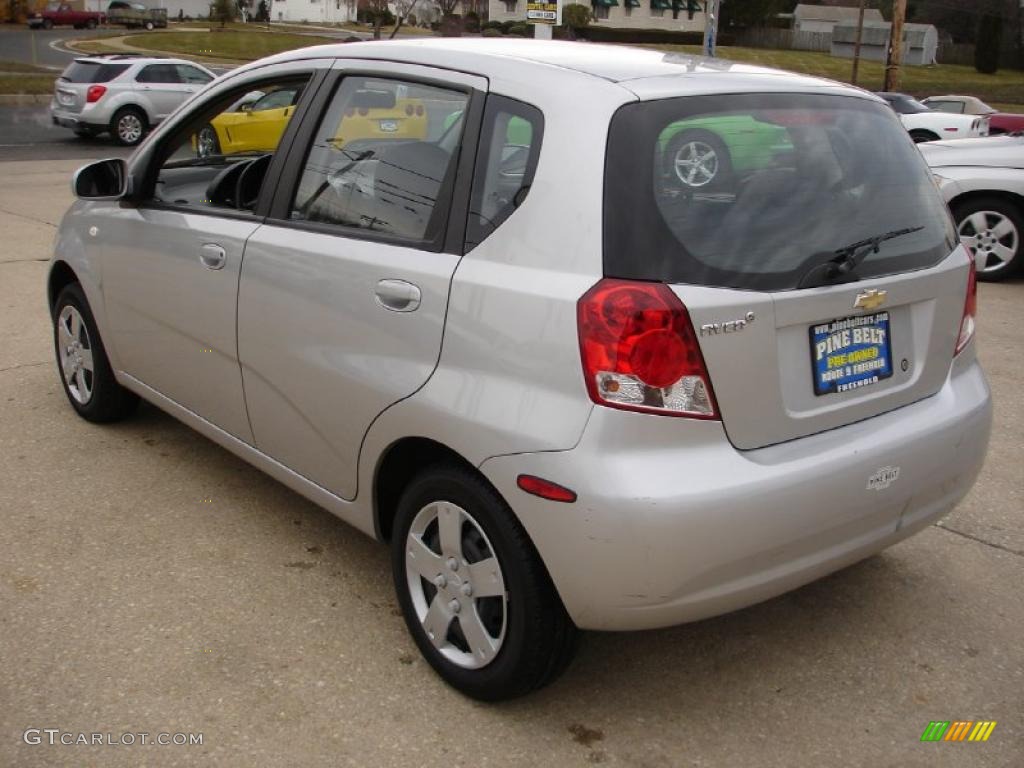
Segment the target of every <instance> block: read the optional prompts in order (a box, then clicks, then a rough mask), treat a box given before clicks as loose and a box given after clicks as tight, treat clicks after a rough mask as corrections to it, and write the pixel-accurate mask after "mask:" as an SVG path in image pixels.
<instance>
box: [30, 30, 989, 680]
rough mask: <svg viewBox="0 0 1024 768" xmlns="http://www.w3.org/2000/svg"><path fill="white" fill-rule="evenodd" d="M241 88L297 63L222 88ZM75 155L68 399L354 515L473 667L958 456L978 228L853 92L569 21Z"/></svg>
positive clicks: (866, 504) (791, 583) (828, 531)
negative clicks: (166, 417)
mask: <svg viewBox="0 0 1024 768" xmlns="http://www.w3.org/2000/svg"><path fill="white" fill-rule="evenodd" d="M257 90H258V91H260V92H262V93H274V92H277V91H287V92H289V93H291V94H299V95H298V96H297V100H296V101H294V103H293V101H292V100H289V99H284V98H282V101H281V103H282V105H285V104H286V103H287V105H288V106H282V107H280V110H279V111H277V112H274V113H273V114H269V112H270V110H268V114H266V115H256V116H252V115H250V116H246V115H244V114H242V113H240V112H238V111H237V110H234V111H233V110H232V105H234V104H237V103H238V101H239V99H240V98H243V97H244V96H245V94H247V93H250V92H252V91H257ZM254 120H260V121H262V122H260V123H259V124H257V123H255V122H251V121H254ZM245 127H249V128H253V131H252V132H251V133H250V134H246V133H245V131H244V128H245ZM256 128H258V129H259V130H258V131H257V130H255V129H256ZM207 129H212V130H215V131H216V132H217V133H218V136H219V137H220V138H219V141H218V145H217V149H216V151H213V152H211V151H210V150H209V147H207V149H206V151H203V152H201V151H200V147H199V142H198V135H199V134H200V133H201V132H202V131H204V130H207ZM74 187H75V192H76V194H77V195H78V197H79V201H78V202H76V203H75V204H74V206H73V207H72V208H71V210H70V211H69V212H68V213H67V215H66V216H65V218H64V220H63V222H62V224H61V227H60V232H59V236H58V239H57V243H56V255H55V256H54V258H53V262H52V265H51V269H50V272H49V283H48V286H47V289H48V295H49V303H50V308H51V310H52V314H53V320H54V339H55V343H56V348H57V359H58V363H59V369H60V372H61V376H62V379H63V382H64V387H65V390H66V391H67V395H68V399H69V400H70V403H71V405H72V407H73V408H74V409H75V410H76V411H77V412H78V413H79V414H80V415H81V416H83V417H84V418H86V419H89V420H91V421H96V422H104V421H112V420H115V419H120V418H124V417H126V416H128V415H129V414H130V413H131V412H132V409H133V408H134V407H135V405H136V402H137V400H138V399H139V398H140V397H142V398H144V399H146V400H148V401H150V402H151V403H154V404H156V405H157V406H159V407H160V408H162V409H164V410H166V411H167V412H169V413H171V414H173V415H174V416H176V417H177V418H179V419H181V420H182V421H184V422H185V423H187V424H189V425H191V426H192V427H194V428H195V429H196V430H198V431H199V432H201V433H202V434H204V435H206V436H207V437H209V438H210V439H212V440H214V441H216V442H218V443H219V444H221V445H223V446H224V447H226V448H227V449H228V450H230V451H232V452H234V453H236V454H237V455H239V456H241V457H243V458H245V459H246V460H247V461H249V462H251V463H252V464H254V465H255V466H257V467H259V468H261V469H263V470H264V471H266V472H267V473H269V474H270V475H272V476H273V477H275V478H277V479H278V480H280V481H281V482H283V483H285V484H286V485H288V486H290V487H291V488H293V489H295V490H296V491H298V492H299V493H301V494H303V495H305V496H306V497H308V498H310V499H312V500H313V501H315V502H317V503H318V504H321V505H323V506H324V507H325V508H327V509H328V510H330V511H332V512H333V513H335V514H336V515H337V516H338V517H340V518H341V519H343V520H345V521H347V522H349V523H351V524H352V525H354V526H355V527H356V528H358V529H359V530H361V531H363V532H364V533H366V534H368V535H370V536H373V537H376V538H378V539H380V540H382V541H386V542H390V546H391V551H392V555H393V559H392V563H393V571H394V580H395V587H396V590H397V595H398V601H399V603H400V605H401V609H402V611H403V613H404V616H405V620H406V622H407V624H408V627H409V630H410V632H411V633H412V636H413V638H415V641H416V643H417V644H418V646H419V648H420V649H421V651H422V653H423V655H424V656H425V657H426V659H427V660H428V661H429V663H430V664H431V665H432V666H433V667H434V668H435V669H436V670H437V672H438V673H439V674H440V675H441V676H442V677H443V678H444V679H445V680H447V681H448V682H449V683H451V684H452V685H454V686H455V687H457V688H458V689H459V690H461V691H463V692H465V693H467V694H469V695H471V696H474V697H477V698H480V699H487V700H495V699H502V698H508V697H511V696H515V695H519V694H523V693H525V692H528V691H530V690H532V689H535V688H537V687H539V686H541V685H543V684H545V683H546V682H548V681H550V680H552V679H553V678H554V677H555V676H556V675H557V674H558V673H559V672H560V671H561V670H562V669H563V667H564V666H565V664H566V663H567V662H568V660H569V658H570V656H571V655H572V651H573V648H574V640H575V637H576V634H577V630H578V629H593V630H635V629H643V628H650V627H662V626H666V625H672V624H677V623H680V622H687V621H693V620H697V619H701V618H704V617H708V616H714V615H716V614H721V613H723V612H726V611H732V610H735V609H738V608H742V607H744V606H747V605H751V604H752V603H756V602H758V601H761V600H765V599H767V598H770V597H772V596H775V595H778V594H781V593H783V592H785V591H787V590H791V589H793V588H795V587H798V586H800V585H802V584H806V583H807V582H809V581H811V580H813V579H817V578H819V577H821V576H823V575H825V574H827V573H829V572H832V571H835V570H837V569H840V568H843V567H845V566H848V565H850V564H852V563H855V562H857V561H858V560H861V559H863V558H865V557H868V556H870V555H872V554H874V553H876V552H879V551H880V550H882V549H884V548H885V547H888V546H890V545H892V544H893V543H895V542H897V541H900V540H901V539H904V538H906V537H907V536H910V535H911V534H913V533H915V532H916V531H919V530H921V529H922V528H923V527H924V526H926V525H928V524H930V523H932V522H934V521H935V520H937V519H939V518H940V517H941V516H943V515H944V514H946V513H948V512H949V511H950V509H952V508H953V506H954V505H955V504H957V502H958V501H960V499H962V498H963V496H964V494H966V493H967V491H968V489H969V488H970V487H971V485H972V483H973V482H974V480H975V478H976V476H977V474H978V471H979V469H980V467H981V464H982V461H983V459H984V456H985V451H986V447H987V444H988V439H989V430H990V422H991V404H990V396H989V389H988V385H987V383H986V380H985V376H984V374H983V373H982V370H981V368H980V367H979V365H978V362H977V359H976V356H975V345H974V342H973V338H974V329H975V309H976V286H975V272H974V269H975V267H974V262H973V260H972V259H971V257H970V256H969V255H968V252H967V251H966V250H965V248H963V247H962V246H961V245H960V243H959V241H958V238H957V233H956V229H955V227H954V226H953V222H952V221H951V219H950V215H949V212H948V210H947V209H946V207H945V205H944V204H943V202H942V199H941V197H940V195H939V193H938V190H937V189H936V186H935V183H934V182H933V180H932V177H931V175H930V174H929V172H928V169H927V167H926V165H925V163H924V161H923V160H922V158H921V155H920V154H919V153H918V152H917V151H916V149H915V148H914V145H913V143H912V142H911V140H910V138H909V137H908V136H907V134H906V131H904V130H903V128H902V126H901V125H900V123H899V120H898V119H897V118H896V116H895V115H894V114H893V112H892V110H891V109H889V107H888V106H887V105H886V104H885V103H884V102H883V101H881V100H880V99H878V98H876V97H874V96H872V95H870V94H867V93H865V92H863V91H860V90H856V89H852V88H849V87H846V86H843V85H839V84H836V83H831V82H827V81H823V80H819V79H814V78H808V77H802V76H797V75H793V74H788V73H783V72H778V71H772V70H765V69H760V68H755V67H750V66H745V65H731V64H728V63H724V62H721V61H707V60H701V59H698V58H691V57H688V56H679V55H665V54H662V53H659V52H654V51H641V50H632V49H628V48H620V47H604V46H600V45H594V44H588V45H583V44H574V43H564V42H546V41H491V40H427V41H415V42H406V41H395V42H387V43H358V44H351V45H339V46H330V47H316V48H307V49H303V50H298V51H293V52H289V53H287V54H282V55H279V56H275V57H272V58H269V59H264V60H262V61H258V62H255V63H253V64H251V65H249V66H246V67H243V68H240V69H237V70H235V71H233V72H232V73H230V74H229V75H227V76H225V77H223V78H221V79H220V80H219V81H218V82H216V83H214V84H213V85H212V86H211V87H210V88H209V89H208V90H207V91H205V92H204V93H203V94H202V95H200V96H197V97H196V98H195V99H193V100H192V101H190V102H189V103H188V104H187V105H186V106H185V107H184V108H182V109H180V110H179V111H177V112H176V113H175V114H174V115H172V116H171V117H170V118H169V119H168V120H167V121H166V122H165V123H164V124H163V125H161V126H160V127H159V128H158V129H157V130H156V131H155V132H154V134H153V135H152V136H151V138H150V139H149V140H148V141H147V142H146V143H145V144H144V145H143V146H142V147H141V148H140V149H139V150H138V151H137V152H136V153H135V155H134V156H133V157H132V158H131V159H130V160H129V161H128V162H127V163H125V162H123V161H120V160H109V161H102V162H99V163H95V164H93V165H90V166H86V167H85V168H83V169H82V170H80V171H79V172H78V173H77V175H76V178H75V181H74ZM940 576H941V574H936V578H939V577H940Z"/></svg>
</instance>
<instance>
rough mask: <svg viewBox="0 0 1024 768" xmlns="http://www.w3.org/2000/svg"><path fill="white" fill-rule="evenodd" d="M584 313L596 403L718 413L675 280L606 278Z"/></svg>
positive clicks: (695, 414) (586, 300)
mask: <svg viewBox="0 0 1024 768" xmlns="http://www.w3.org/2000/svg"><path fill="white" fill-rule="evenodd" d="M576 312H577V322H578V326H579V336H580V353H581V355H582V357H583V375H584V377H585V378H586V381H587V391H588V392H589V393H590V399H591V400H593V401H594V402H595V403H598V404H599V405H607V406H610V407H612V408H623V409H625V410H629V411H644V412H647V413H660V414H664V415H666V416H688V417H691V418H697V419H717V418H718V409H717V408H716V407H715V396H714V392H713V391H712V389H711V380H710V378H709V377H708V372H707V367H706V366H705V365H704V357H703V355H701V351H700V346H699V345H698V344H697V335H696V334H695V333H694V331H693V324H692V323H691V322H690V315H689V313H687V311H686V307H684V306H683V303H682V302H681V301H680V300H679V298H678V297H677V296H676V295H675V294H674V293H672V291H671V290H670V289H669V287H668V286H666V285H664V284H662V283H643V282H636V281H631V280H613V279H604V280H601V281H600V282H599V283H597V285H595V286H594V287H593V288H591V289H590V290H589V291H587V292H586V293H585V294H584V295H583V297H582V298H581V299H580V300H579V304H578V305H577V308H576Z"/></svg>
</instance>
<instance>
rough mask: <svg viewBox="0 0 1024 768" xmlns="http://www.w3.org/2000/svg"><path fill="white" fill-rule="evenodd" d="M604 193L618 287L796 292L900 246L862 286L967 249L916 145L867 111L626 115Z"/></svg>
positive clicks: (664, 108)
mask: <svg viewBox="0 0 1024 768" xmlns="http://www.w3.org/2000/svg"><path fill="white" fill-rule="evenodd" d="M605 179H606V186H605V209H604V262H605V274H606V275H607V276H609V277H622V278H629V279H641V280H660V281H664V282H670V283H689V284H696V285H708V286H719V287H731V288H741V289H750V290H765V291H778V290H791V289H796V288H800V287H807V284H808V282H810V278H812V277H814V275H813V274H808V273H809V272H811V271H812V269H813V268H814V267H815V266H816V265H820V264H821V263H822V262H823V261H825V260H827V259H829V258H833V257H834V256H835V254H836V252H837V251H838V250H840V249H843V248H844V247H846V246H848V245H851V244H854V243H858V242H860V241H863V240H865V239H867V238H874V237H876V236H880V235H884V234H887V233H899V234H896V235H893V236H892V237H890V238H886V239H884V240H883V241H881V242H880V243H879V247H878V250H877V252H870V253H868V254H867V255H866V256H865V258H864V260H863V262H861V263H860V265H859V267H858V269H857V275H858V276H859V277H861V278H865V277H874V276H879V275H886V274H894V273H897V272H904V271H909V270H913V269H922V268H926V267H930V266H933V265H934V264H936V263H938V262H939V261H940V260H941V259H943V258H945V257H946V256H947V255H948V254H949V253H950V252H951V250H952V249H953V248H954V247H955V243H956V238H955V232H954V231H953V229H952V225H951V221H950V217H949V214H948V212H947V210H946V207H945V205H944V203H943V202H942V199H941V197H940V195H939V193H938V190H937V189H936V186H935V183H934V181H933V180H932V177H931V174H930V173H929V171H928V168H927V166H926V165H925V163H924V161H923V159H922V157H921V155H920V153H919V152H917V151H916V150H915V149H914V146H913V144H912V143H911V142H910V141H909V139H908V137H907V135H906V131H905V130H904V129H903V128H902V126H901V125H900V123H899V121H898V120H896V119H894V117H893V115H892V112H891V111H890V110H888V109H887V108H886V107H885V106H884V105H882V104H879V103H877V102H873V101H868V100H866V99H861V98H854V97H840V96H816V95H815V96H811V95H798V94H736V95H728V96H695V97H685V98H672V99H663V100H658V101H648V102H639V103H637V104H631V105H627V106H625V107H623V108H621V109H620V110H619V111H618V112H617V113H616V115H615V117H614V118H613V120H612V124H611V128H610V132H609V144H608V155H607V159H606V168H605ZM902 230H907V231H906V232H902ZM819 271H820V270H819Z"/></svg>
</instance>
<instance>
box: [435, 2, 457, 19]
mask: <svg viewBox="0 0 1024 768" xmlns="http://www.w3.org/2000/svg"><path fill="white" fill-rule="evenodd" d="M434 5H436V6H437V10H438V11H440V13H441V18H442V19H443V18H444V17H445V16H454V15H455V9H456V8H457V7H458V5H459V0H434Z"/></svg>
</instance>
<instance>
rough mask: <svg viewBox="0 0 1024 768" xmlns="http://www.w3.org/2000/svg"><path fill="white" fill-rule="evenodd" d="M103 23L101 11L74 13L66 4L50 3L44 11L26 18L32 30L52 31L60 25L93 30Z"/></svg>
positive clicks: (103, 18) (103, 16)
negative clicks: (40, 28)
mask: <svg viewBox="0 0 1024 768" xmlns="http://www.w3.org/2000/svg"><path fill="white" fill-rule="evenodd" d="M105 21H106V16H105V15H104V14H103V13H102V12H101V11H76V10H75V9H74V8H72V7H71V6H70V5H68V4H67V3H51V4H50V5H48V6H46V10H44V11H42V12H36V13H33V14H32V15H31V16H29V17H28V25H29V26H30V27H32V28H33V29H36V28H38V27H42V28H43V29H52V28H53V27H57V26H61V25H64V26H70V27H74V28H75V29H82V28H86V29H95V28H96V27H97V26H99V25H100V24H102V23H103V22H105Z"/></svg>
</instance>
